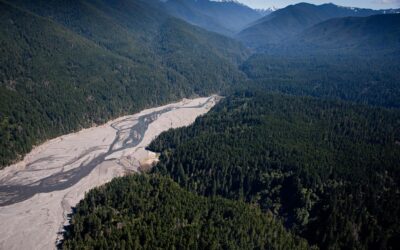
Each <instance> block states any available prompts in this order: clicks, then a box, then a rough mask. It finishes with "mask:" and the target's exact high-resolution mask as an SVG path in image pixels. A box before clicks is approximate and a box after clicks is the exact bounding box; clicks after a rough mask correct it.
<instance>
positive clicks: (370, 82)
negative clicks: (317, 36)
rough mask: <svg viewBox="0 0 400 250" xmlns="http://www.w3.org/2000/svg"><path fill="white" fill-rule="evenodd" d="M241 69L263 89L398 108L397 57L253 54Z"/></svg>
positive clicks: (398, 73)
mask: <svg viewBox="0 0 400 250" xmlns="http://www.w3.org/2000/svg"><path fill="white" fill-rule="evenodd" d="M278 53H280V52H278ZM242 70H243V71H244V72H245V73H246V74H247V75H248V77H249V78H250V79H252V80H253V82H251V83H250V84H254V85H256V86H258V87H261V88H263V89H266V90H272V91H279V92H283V93H287V94H294V95H310V96H315V97H321V98H326V99H342V100H346V101H352V102H357V103H362V104H369V105H376V106H383V107H390V108H399V107H400V85H399V81H398V79H400V60H399V57H398V56H397V57H396V56H382V55H379V56H377V55H374V56H373V55H370V56H356V55H345V54H337V55H332V54H329V53H328V54H325V55H324V54H315V55H304V54H301V53H299V54H298V55H267V54H255V55H253V56H251V57H250V58H249V59H248V60H247V61H246V62H245V63H244V64H243V65H242Z"/></svg>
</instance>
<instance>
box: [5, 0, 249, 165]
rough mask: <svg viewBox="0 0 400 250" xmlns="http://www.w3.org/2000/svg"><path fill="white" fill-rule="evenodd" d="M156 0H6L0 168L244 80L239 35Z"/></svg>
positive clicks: (242, 53) (242, 52) (244, 55)
mask: <svg viewBox="0 0 400 250" xmlns="http://www.w3.org/2000/svg"><path fill="white" fill-rule="evenodd" d="M159 4H160V3H159V2H158V1H142V0H137V1H129V0H124V1H115V2H114V1H107V0H73V1H55V0H51V1H44V0H34V1H31V0H29V1H28V0H15V1H4V0H1V1H0V13H1V15H2V18H1V20H0V44H1V46H0V167H2V166H5V165H7V164H10V163H11V162H13V161H14V160H16V159H20V158H21V156H23V154H25V153H27V152H29V151H30V149H31V148H32V146H33V145H35V144H37V143H39V142H41V141H43V140H45V139H48V138H52V137H55V136H57V135H60V134H63V133H68V132H71V131H74V130H77V129H80V128H82V127H86V126H90V125H92V124H98V123H103V122H105V121H107V120H108V119H110V118H112V117H117V116H120V115H122V114H126V113H134V112H137V111H139V110H141V109H143V108H146V107H150V106H156V105H160V104H164V103H167V102H169V101H172V100H177V99H180V98H182V97H188V96H191V95H194V94H201V95H205V94H208V93H215V92H219V91H222V90H224V89H226V88H227V87H228V86H231V85H235V84H238V83H240V82H242V79H243V74H242V73H240V72H239V71H238V70H237V64H238V63H240V62H241V61H242V60H243V59H244V58H245V57H246V56H247V51H246V49H244V48H243V47H242V46H241V45H240V44H239V43H238V42H236V41H233V40H231V39H229V38H226V37H223V36H220V35H217V34H214V33H209V32H206V31H204V30H202V29H200V28H197V27H194V26H191V25H189V24H187V23H185V22H183V21H181V20H178V19H175V18H173V17H170V16H168V15H167V14H166V13H165V12H163V11H162V10H161V9H160V6H159Z"/></svg>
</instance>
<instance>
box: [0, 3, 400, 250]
mask: <svg viewBox="0 0 400 250" xmlns="http://www.w3.org/2000/svg"><path fill="white" fill-rule="evenodd" d="M174 3H175V4H178V7H179V10H180V11H184V10H183V9H182V10H181V9H180V8H181V4H184V1H174ZM202 3H203V4H210V3H209V2H207V1H206V0H202ZM164 4H165V3H164V2H161V1H159V0H119V1H112V0H63V1H61V0H0V14H1V17H2V18H1V19H0V169H1V168H3V167H5V166H7V165H9V164H11V163H13V162H16V161H17V160H20V159H21V158H22V157H23V156H24V154H26V153H28V152H29V151H30V150H31V149H32V147H33V146H34V145H37V144H39V143H41V142H43V141H45V140H47V139H50V138H54V137H56V136H59V135H61V134H66V133H70V132H73V131H77V130H79V129H82V128H84V127H89V126H93V125H96V124H101V123H104V122H106V121H108V120H110V119H112V118H115V117H119V116H122V115H125V114H133V113H135V112H138V111H140V110H142V109H145V108H149V107H154V106H159V105H162V104H166V103H168V102H171V101H176V100H179V99H181V98H184V97H193V96H199V95H201V96H206V95H210V94H215V93H218V94H221V95H224V96H225V97H224V98H223V99H222V101H221V102H220V103H219V104H217V105H216V106H215V107H214V108H213V109H212V110H211V111H210V112H209V113H207V114H206V115H204V116H202V117H200V118H199V119H197V120H196V122H195V123H194V124H193V125H191V126H189V127H186V128H181V129H177V130H170V131H168V132H165V133H163V134H162V135H161V136H160V137H159V138H157V139H155V140H154V141H153V142H152V143H151V145H150V146H149V149H150V150H152V151H156V152H159V153H160V162H159V163H158V164H157V165H156V166H155V167H154V168H153V169H152V170H151V172H150V173H146V174H143V175H135V176H127V177H124V178H118V179H116V180H113V181H112V182H111V183H109V184H107V185H105V186H102V187H99V188H96V189H94V190H92V191H90V192H89V193H88V194H87V195H86V197H85V199H84V200H82V201H81V202H80V203H79V204H78V206H77V207H76V209H75V210H74V214H73V215H72V220H71V225H70V226H69V227H68V228H67V230H66V233H65V241H64V242H63V243H62V245H61V247H62V248H66V249H309V248H320V249H389V250H394V249H397V248H398V246H400V218H399V214H400V163H399V162H400V160H399V159H400V111H399V108H400V82H399V79H400V59H399V58H400V53H399V49H398V47H399V46H400V44H399V41H400V40H399V34H400V32H399V28H398V27H400V26H398V25H396V22H397V21H398V20H399V16H398V15H399V14H397V16H396V15H393V16H389V17H388V16H383V15H382V16H380V17H372V18H366V19H354V18H344V19H335V20H333V21H332V20H330V21H327V22H324V23H322V24H319V25H317V26H314V27H309V25H308V24H307V25H300V26H301V27H300V28H301V29H300V28H299V32H300V30H303V29H304V30H305V32H302V33H301V34H298V35H297V36H294V37H292V35H295V33H293V32H292V31H290V30H289V31H290V32H289V33H291V36H290V37H286V36H285V37H282V38H284V40H280V39H281V38H280V39H279V42H278V44H275V45H268V46H267V47H257V48H255V47H254V48H253V49H249V48H246V47H245V46H243V45H242V44H241V43H240V42H238V41H236V40H234V39H233V38H229V37H225V36H223V35H221V34H217V33H214V32H208V31H206V30H203V29H202V28H200V27H201V25H200V27H199V26H194V25H191V24H188V23H186V22H185V21H184V20H181V19H179V18H176V17H173V16H171V13H172V14H173V13H175V12H173V11H172V10H171V9H169V10H168V9H167V8H165V7H166V6H167V5H164ZM170 4H171V3H170ZM193 4H200V2H198V3H197V2H196V3H193ZM212 4H216V3H212ZM224 5H225V6H228V5H231V4H228V3H224V4H220V6H224ZM237 5H238V4H237V3H232V6H237ZM299 6H300V7H301V8H300V9H299V8H297V7H299ZM299 6H297V7H296V8H294V9H295V11H296V9H298V10H297V11H299V10H301V13H299V12H292V11H291V10H290V9H293V6H292V7H290V6H289V7H288V9H289V10H290V11H289V12H288V11H287V10H282V11H277V12H275V13H278V14H279V13H289V14H290V15H289V16H287V15H284V16H283V18H282V19H280V20H281V21H279V23H280V25H282V27H280V26H277V22H276V21H275V22H274V23H272V22H271V25H272V26H271V27H272V28H273V30H275V31H277V32H278V33H282V32H286V31H285V30H284V29H283V27H286V28H289V29H291V28H293V25H294V24H296V23H297V22H298V21H302V20H303V21H304V20H307V18H311V19H314V18H315V17H317V16H316V14H318V13H319V12H313V13H314V14H313V13H311V15H310V12H308V11H304V10H306V9H308V8H309V7H310V5H309V4H299ZM239 7H240V6H239ZM240 8H241V9H242V11H245V10H244V9H243V8H244V7H243V6H241V7H240ZM311 8H312V9H315V10H317V9H318V8H316V7H313V6H311ZM324 8H327V9H326V10H324V13H325V14H329V15H328V16H327V17H326V18H330V17H341V16H344V14H343V15H342V14H340V15H333V16H332V15H331V14H332V13H330V11H340V12H342V11H344V12H346V13H348V12H354V13H353V14H354V15H356V14H355V12H358V11H361V9H350V8H348V9H347V8H342V7H339V6H334V5H333V4H328V5H324ZM235 9H236V8H235ZM218 11H221V13H222V12H224V11H223V9H222V10H218ZM231 11H233V10H231ZM247 11H248V10H247ZM325 11H328V12H325ZM364 11H367V12H369V10H364ZM393 11H395V10H393ZM373 12H375V11H373ZM179 13H180V12H179ZM179 13H175V16H178V17H179V16H180V15H178V14H179ZM194 13H195V12H194ZM218 13H219V12H218ZM218 13H217V14H215V13H214V14H215V15H216V17H218V18H220V17H221V15H220V14H218ZM235 13H236V12H235ZM296 13H297V14H296ZM184 14H187V13H186V12H184ZM278 14H275V15H278ZM299 14H301V15H299ZM359 14H360V15H364V14H363V13H359ZM254 15H256V16H258V15H261V14H259V13H258V12H256V11H255V10H252V11H251V12H249V20H250V19H251V20H253V18H256V17H255V16H254ZM346 15H348V14H346ZM365 15H367V14H365ZM368 15H369V14H368ZM234 16H235V17H236V14H235V15H232V14H231V17H234ZM251 16H253V17H251ZM273 16H274V15H272V17H273ZM250 17H251V18H250ZM288 17H289V19H287V18H288ZM191 18H194V20H197V19H196V16H193V15H189V16H187V18H186V19H187V20H190V19H191ZM197 18H199V17H197ZM326 18H325V17H324V18H322V19H321V20H316V21H315V23H317V21H318V22H319V21H322V20H326ZM207 19H208V18H206V21H207V22H206V23H205V24H209V23H208V21H209V20H207ZM222 19H224V18H222ZM264 19H265V20H272V19H271V17H265V18H264ZM230 20H235V19H230ZM360 20H361V22H360ZM371 20H372V21H371ZM376 20H377V21H376ZM381 20H386V21H381ZM393 20H394V21H393ZM197 21H199V20H197ZM200 21H201V22H200V24H201V23H202V22H203V21H204V20H203V19H202V18H200ZM223 21H225V25H229V26H230V25H233V26H236V24H235V22H233V21H229V20H227V19H226V18H225V19H224V20H223ZM241 21H244V20H241ZM288 22H289V23H292V25H288ZM192 23H197V24H199V22H194V21H192ZM313 23H314V22H313ZM360 23H361V24H362V25H361V24H360ZM203 24H204V23H203ZM205 24H204V25H205ZM255 24H257V22H255ZM350 24H351V25H350ZM371 24H373V25H371ZM389 24H390V25H389ZM240 25H241V26H243V27H245V26H246V25H245V24H244V23H242V24H240ZM268 25H269V24H268ZM310 25H311V24H310ZM211 26H214V24H212V23H211ZM207 27H208V26H207ZM382 27H383V28H382ZM308 28H310V29H308ZM336 28H339V29H336ZM213 30H214V31H217V30H218V29H213ZM232 31H233V30H232V29H230V32H228V33H226V34H231V33H232ZM255 31H257V32H255V33H252V34H256V35H258V34H261V35H263V34H264V35H268V36H270V37H271V32H268V30H264V31H263V33H259V32H258V30H255ZM339 31H340V32H339ZM296 32H297V31H296ZM286 33H287V32H286ZM292 33H293V34H292ZM252 34H250V35H252ZM353 34H357V36H353ZM231 35H232V34H231ZM377 35H379V36H377ZM250 38H251V37H250ZM272 38H273V36H272ZM289 38H290V39H294V40H290V41H291V42H294V43H288V44H286V45H285V46H286V47H285V46H281V44H280V42H281V41H286V40H287V39H289ZM300 38H301V39H302V42H297V41H298V40H296V39H300ZM332 38H335V39H336V40H333V39H332ZM252 39H255V38H254V37H253V38H252ZM260 41H261V42H263V43H264V42H265V37H264V38H262V37H261V38H260ZM288 41H289V40H288ZM296 42H297V44H296V46H294V44H295V43H296ZM306 42H307V44H306ZM318 44H319V45H318ZM292 45H293V46H292ZM316 45H317V46H316ZM322 45H323V46H322ZM339 45H340V46H339ZM361 45H362V46H361ZM318 46H320V47H318ZM336 46H337V47H336ZM355 48H357V49H355ZM310 246H311V247H310Z"/></svg>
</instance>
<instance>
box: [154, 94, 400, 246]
mask: <svg viewBox="0 0 400 250" xmlns="http://www.w3.org/2000/svg"><path fill="white" fill-rule="evenodd" d="M399 128H400V114H399V112H398V111H389V110H385V109H381V108H370V107H367V106H357V105H354V104H349V103H342V102H335V101H324V100H318V99H313V98H306V97H291V96H284V95H279V94H265V93H257V92H255V93H254V92H239V93H237V94H236V95H234V96H231V97H227V98H226V99H224V100H223V101H222V102H221V103H220V104H218V105H217V106H216V107H215V108H214V109H213V110H212V111H211V112H210V113H208V114H207V115H205V116H204V117H201V118H199V119H198V120H196V122H195V123H194V125H192V126H190V127H188V128H182V129H177V130H173V131H169V132H166V133H163V134H162V135H161V136H160V137H159V138H157V139H156V140H155V141H153V142H152V144H151V145H150V147H149V148H150V149H151V150H154V151H157V152H161V153H162V154H161V158H160V160H161V162H160V163H159V164H158V165H157V166H156V167H155V169H154V172H156V173H161V174H163V175H167V176H171V177H172V178H173V179H174V180H175V181H177V182H178V183H179V184H180V185H181V186H182V187H184V188H186V189H188V190H190V191H193V192H196V193H198V194H201V195H206V196H211V197H214V196H215V195H217V196H222V197H226V198H230V199H234V200H241V201H246V202H249V203H251V204H256V205H257V206H260V207H261V209H262V210H263V211H266V212H272V213H273V214H274V215H276V216H278V217H279V218H281V219H282V220H283V221H284V223H285V225H286V226H287V227H289V228H292V229H293V230H294V232H296V233H297V234H299V235H301V236H303V237H305V238H307V239H308V240H309V243H310V244H317V245H318V246H319V247H321V248H322V249H396V247H397V246H398V244H399V242H400V241H399V240H400V231H399V228H400V227H399V225H400V221H399V218H398V216H397V215H398V214H399V213H400V211H399V209H400V203H399V201H400V199H399V198H400V197H399V195H400V190H399V184H400V175H399V173H400V165H399V161H398V159H399V157H400V146H399V144H400V130H399Z"/></svg>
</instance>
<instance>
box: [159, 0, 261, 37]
mask: <svg viewBox="0 0 400 250" xmlns="http://www.w3.org/2000/svg"><path fill="white" fill-rule="evenodd" d="M165 8H166V9H167V11H168V13H170V14H171V15H173V16H176V17H179V18H181V19H183V20H185V21H187V22H189V23H192V24H195V25H198V26H200V27H202V28H204V29H207V30H210V31H214V32H217V33H220V34H224V35H228V36H232V35H233V34H235V33H236V32H239V31H240V30H241V29H243V28H245V27H246V26H247V25H248V24H250V23H252V22H254V21H256V20H257V19H259V18H261V17H263V15H264V14H265V13H268V12H265V13H264V12H260V11H256V10H254V9H251V8H250V7H248V6H246V5H243V4H241V3H239V2H237V1H212V0H167V1H165Z"/></svg>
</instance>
